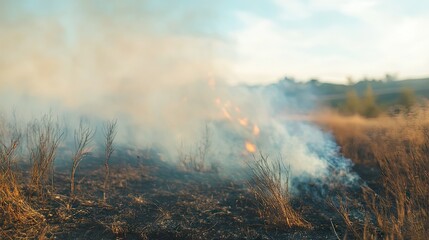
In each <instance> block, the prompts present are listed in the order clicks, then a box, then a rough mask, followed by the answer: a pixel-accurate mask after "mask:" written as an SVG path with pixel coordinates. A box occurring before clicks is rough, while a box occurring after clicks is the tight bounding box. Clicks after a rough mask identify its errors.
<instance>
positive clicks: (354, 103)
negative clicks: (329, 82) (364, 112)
mask: <svg viewBox="0 0 429 240" xmlns="http://www.w3.org/2000/svg"><path fill="white" fill-rule="evenodd" d="M360 109H361V103H360V100H359V97H358V95H357V93H356V91H355V90H350V91H348V92H347V95H346V102H345V104H344V107H343V112H344V113H345V114H351V115H352V114H358V113H359V112H360Z"/></svg>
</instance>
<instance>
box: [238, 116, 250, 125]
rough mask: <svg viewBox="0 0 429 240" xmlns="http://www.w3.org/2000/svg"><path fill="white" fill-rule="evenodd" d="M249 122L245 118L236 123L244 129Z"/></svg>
mask: <svg viewBox="0 0 429 240" xmlns="http://www.w3.org/2000/svg"><path fill="white" fill-rule="evenodd" d="M248 122H249V120H248V119H247V118H239V119H238V123H240V125H241V126H243V127H246V126H247V123H248Z"/></svg>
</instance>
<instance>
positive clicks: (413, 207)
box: [319, 108, 429, 239]
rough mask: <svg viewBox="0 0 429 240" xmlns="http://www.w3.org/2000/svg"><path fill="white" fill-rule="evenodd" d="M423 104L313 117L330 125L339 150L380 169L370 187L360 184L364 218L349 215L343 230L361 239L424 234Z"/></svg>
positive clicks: (428, 148) (427, 186)
mask: <svg viewBox="0 0 429 240" xmlns="http://www.w3.org/2000/svg"><path fill="white" fill-rule="evenodd" d="M428 116H429V110H428V109H424V108H423V109H415V110H414V111H412V112H410V113H409V114H407V115H401V116H395V117H383V118H378V119H371V120H366V119H362V118H356V117H353V118H346V117H340V116H334V117H332V118H328V117H326V116H325V117H324V118H319V123H321V124H322V125H324V126H326V127H327V128H328V129H331V130H332V132H333V134H334V136H335V137H336V138H337V140H338V142H339V144H340V146H341V147H342V149H341V151H342V152H343V154H344V155H345V156H346V157H349V158H351V159H352V160H354V161H355V162H356V163H357V164H358V165H371V166H374V167H375V168H377V170H378V171H379V172H380V175H379V177H378V178H377V180H376V181H375V182H374V183H373V184H372V188H373V189H372V188H370V187H364V188H363V190H362V196H363V199H364V205H363V209H362V211H363V212H364V213H365V214H366V221H365V224H363V225H362V224H361V226H360V227H359V224H358V223H357V222H354V221H353V220H350V218H349V216H350V212H349V211H348V210H347V207H344V202H343V203H341V204H343V207H341V206H340V208H339V212H340V213H341V215H342V216H343V219H344V221H345V223H346V224H347V226H348V228H349V230H350V231H351V232H352V233H353V235H354V236H355V237H357V238H361V239H375V238H383V239H425V238H426V237H427V236H429V118H428Z"/></svg>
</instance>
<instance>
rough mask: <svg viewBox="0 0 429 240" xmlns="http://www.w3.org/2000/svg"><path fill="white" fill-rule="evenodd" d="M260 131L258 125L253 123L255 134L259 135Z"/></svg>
mask: <svg viewBox="0 0 429 240" xmlns="http://www.w3.org/2000/svg"><path fill="white" fill-rule="evenodd" d="M259 132H260V130H259V127H258V125H256V124H254V125H253V130H252V133H253V135H254V136H259Z"/></svg>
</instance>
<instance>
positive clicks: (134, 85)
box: [0, 1, 353, 182]
mask: <svg viewBox="0 0 429 240" xmlns="http://www.w3.org/2000/svg"><path fill="white" fill-rule="evenodd" d="M2 4H4V5H5V6H2V8H1V9H3V10H2V11H3V12H2V14H0V15H2V17H0V20H1V21H0V51H1V52H2V54H1V55H0V87H1V90H0V93H1V100H2V101H1V104H0V105H1V106H2V108H3V111H9V110H10V109H15V110H16V111H17V112H18V114H20V116H22V118H21V119H22V120H23V121H26V120H29V119H31V118H33V117H35V116H37V115H40V114H41V113H46V112H48V111H52V112H55V113H58V114H59V115H61V118H60V119H64V120H65V121H68V122H70V123H68V125H71V126H73V125H74V124H76V122H77V119H78V116H81V115H83V116H88V118H90V119H92V120H93V121H95V122H100V121H101V120H102V119H118V124H119V125H118V126H119V129H118V136H117V140H118V142H119V143H120V144H122V145H132V146H138V147H146V146H152V145H156V146H161V147H162V148H163V149H164V150H163V151H164V152H165V154H166V155H167V157H166V158H167V160H170V161H172V162H177V159H178V157H179V156H178V155H179V154H178V152H180V151H194V150H195V148H198V144H199V142H201V138H202V137H203V138H204V137H209V138H210V143H211V144H210V152H209V154H208V157H207V161H208V162H212V163H218V164H219V165H220V166H221V167H222V168H223V169H224V170H225V171H230V172H233V169H236V168H241V167H243V166H245V165H246V159H249V158H251V156H252V153H254V154H256V153H257V152H258V151H261V152H263V153H264V154H269V155H271V156H273V157H275V156H278V155H279V154H280V155H281V156H282V159H283V160H284V162H285V164H286V165H287V166H289V167H290V169H291V174H292V177H293V178H300V177H302V176H310V177H312V178H319V179H324V178H327V177H328V176H332V174H331V173H332V172H336V173H338V174H336V175H335V176H342V178H341V179H340V181H342V182H345V181H352V180H353V179H352V178H353V175H352V174H350V173H349V168H350V163H349V162H348V160H346V159H343V158H341V157H340V156H339V154H338V149H337V148H338V147H337V146H336V144H335V142H334V141H333V139H332V138H331V137H330V136H329V135H327V134H326V133H324V132H322V131H321V130H320V129H318V128H317V127H315V126H313V125H311V124H310V123H306V122H302V121H300V120H299V119H295V118H294V116H297V115H302V114H304V113H305V112H306V111H308V110H309V109H310V108H311V105H312V104H311V103H312V102H313V101H314V97H313V96H314V95H313V94H312V93H311V91H309V90H308V89H306V88H302V86H300V85H299V84H294V83H292V82H290V81H283V82H280V83H279V84H274V85H271V86H259V87H258V86H253V87H252V86H244V85H242V86H230V85H229V84H227V83H226V80H227V79H228V76H229V75H230V74H231V73H230V71H229V69H228V67H227V65H226V64H225V63H224V62H225V61H223V59H224V56H225V55H227V54H229V53H228V51H229V50H230V49H229V46H230V45H229V44H228V42H227V40H225V39H221V38H219V37H218V36H217V35H216V33H215V32H211V33H207V31H205V30H204V29H201V28H200V25H201V26H210V25H211V24H212V21H215V20H216V17H215V16H216V14H214V13H213V12H211V11H210V10H208V9H209V8H207V9H203V10H200V9H198V10H197V9H192V8H191V9H189V10H186V11H183V12H182V14H179V15H178V16H176V15H175V16H174V17H173V18H172V19H170V18H169V17H167V15H168V14H170V13H171V12H164V10H163V9H162V8H161V9H156V10H157V11H152V10H153V9H149V8H148V9H146V8H147V6H146V5H145V4H144V3H143V4H141V2H140V3H139V1H135V2H134V1H126V2H125V3H122V4H121V3H109V4H107V3H106V5H103V7H100V6H98V5H97V4H96V2H95V1H89V2H87V1H64V2H62V4H64V5H62V4H59V5H58V6H54V7H50V8H48V9H44V10H43V11H42V10H41V11H36V12H34V11H30V10H28V9H27V7H26V6H20V5H14V4H12V3H11V4H9V5H8V4H5V3H2ZM103 4H104V3H103ZM33 7H34V6H33ZM141 8H143V10H142V9H141ZM5 9H6V10H5ZM112 9H119V10H117V11H116V10H112ZM136 9H139V11H137V10H136ZM201 11H202V12H201ZM141 14H143V16H141ZM24 16H25V17H24ZM160 16H161V17H160ZM207 16H211V17H207ZM195 22H199V24H197V25H195V24H189V23H195ZM70 119H75V120H70ZM204 129H208V130H209V134H208V135H206V136H204V134H202V133H203V132H204ZM181 148H183V149H181ZM190 149H193V150H190ZM332 169H334V170H335V171H333V170H332ZM346 178H347V179H346Z"/></svg>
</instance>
